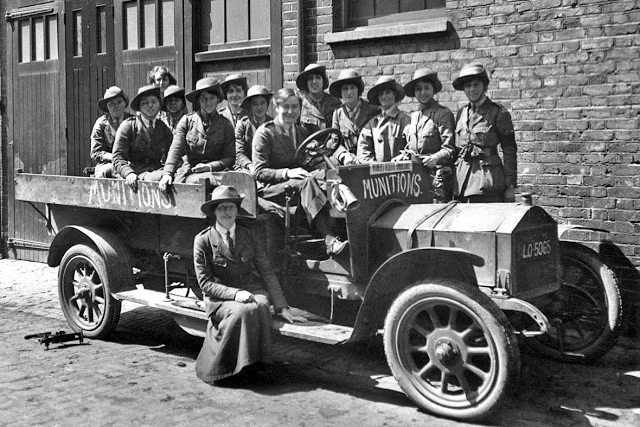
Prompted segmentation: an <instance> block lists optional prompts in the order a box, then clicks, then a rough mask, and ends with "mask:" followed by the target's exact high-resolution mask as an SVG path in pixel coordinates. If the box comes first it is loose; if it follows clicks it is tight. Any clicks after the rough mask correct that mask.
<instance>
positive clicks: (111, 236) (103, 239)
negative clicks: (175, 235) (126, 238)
mask: <svg viewBox="0 0 640 427" xmlns="http://www.w3.org/2000/svg"><path fill="white" fill-rule="evenodd" d="M79 243H85V244H92V245H93V246H95V247H96V248H97V249H98V252H99V253H100V255H102V258H103V259H104V262H105V265H106V267H107V276H108V281H109V286H110V288H111V293H112V294H115V293H118V292H122V291H128V290H132V289H135V288H136V287H135V285H134V280H133V270H132V267H131V261H130V259H129V251H128V250H127V248H126V247H125V246H124V245H123V244H122V242H121V241H120V239H119V238H118V237H117V236H116V234H115V233H114V232H112V231H109V230H106V229H104V228H102V227H96V226H79V225H69V226H66V227H64V228H63V229H62V230H60V231H59V232H58V234H56V237H55V238H54V239H53V242H52V243H51V247H50V249H49V257H48V259H47V264H48V265H49V267H57V266H59V265H60V261H61V260H62V257H63V256H64V253H65V252H66V251H67V250H69V248H70V247H71V246H73V245H76V244H79Z"/></svg>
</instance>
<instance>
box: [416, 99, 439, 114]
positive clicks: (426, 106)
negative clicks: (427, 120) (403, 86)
mask: <svg viewBox="0 0 640 427" xmlns="http://www.w3.org/2000/svg"><path fill="white" fill-rule="evenodd" d="M436 105H438V103H437V102H436V100H435V99H433V98H431V99H430V100H429V102H427V103H426V104H420V110H421V111H425V110H430V109H432V108H434V107H436Z"/></svg>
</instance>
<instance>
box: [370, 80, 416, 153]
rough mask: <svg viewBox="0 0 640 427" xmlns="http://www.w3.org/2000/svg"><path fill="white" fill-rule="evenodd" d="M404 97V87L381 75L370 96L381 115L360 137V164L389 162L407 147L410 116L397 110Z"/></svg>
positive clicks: (371, 122) (373, 119) (375, 118)
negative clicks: (405, 139)
mask: <svg viewBox="0 0 640 427" xmlns="http://www.w3.org/2000/svg"><path fill="white" fill-rule="evenodd" d="M403 98H404V90H403V89H402V86H400V85H399V84H398V82H396V80H395V79H394V78H393V77H389V76H382V77H380V78H379V79H378V81H376V84H375V85H374V86H373V87H372V88H371V89H370V90H369V92H368V93H367V99H368V100H369V102H370V103H372V104H373V105H379V106H380V110H381V111H380V113H379V114H377V115H376V116H375V117H374V118H372V119H371V120H369V121H368V122H367V124H366V125H365V126H364V128H363V129H362V132H360V137H359V138H358V161H359V162H360V163H370V162H388V161H390V160H391V159H393V158H394V157H396V156H398V154H400V150H402V149H403V148H404V145H405V143H404V137H403V134H402V132H403V131H404V128H405V127H407V125H408V124H409V122H410V118H409V115H408V114H406V113H403V112H402V111H400V109H399V108H398V103H399V102H400V101H402V99H403Z"/></svg>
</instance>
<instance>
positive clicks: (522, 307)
mask: <svg viewBox="0 0 640 427" xmlns="http://www.w3.org/2000/svg"><path fill="white" fill-rule="evenodd" d="M491 299H492V300H493V302H495V303H496V305H497V306H498V307H500V309H501V310H503V311H504V310H511V311H520V312H522V313H524V314H526V315H528V316H529V317H531V318H532V319H533V321H534V322H536V324H537V325H538V326H539V327H540V330H539V331H521V332H520V333H521V334H522V335H524V336H525V337H532V336H536V335H544V334H547V333H549V330H551V323H550V322H549V319H547V316H545V315H544V314H543V313H542V312H541V311H540V310H538V308H536V306H534V305H533V304H531V303H529V302H527V301H524V300H521V299H518V298H513V297H508V298H501V297H495V298H494V297H492V298H491Z"/></svg>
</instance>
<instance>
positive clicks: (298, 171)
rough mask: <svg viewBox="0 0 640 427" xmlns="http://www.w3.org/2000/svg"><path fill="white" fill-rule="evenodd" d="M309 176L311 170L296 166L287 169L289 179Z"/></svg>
mask: <svg viewBox="0 0 640 427" xmlns="http://www.w3.org/2000/svg"><path fill="white" fill-rule="evenodd" d="M308 176H309V172H307V171H306V170H304V169H302V168H294V169H289V170H287V178H289V179H305V178H306V177H308Z"/></svg>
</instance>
